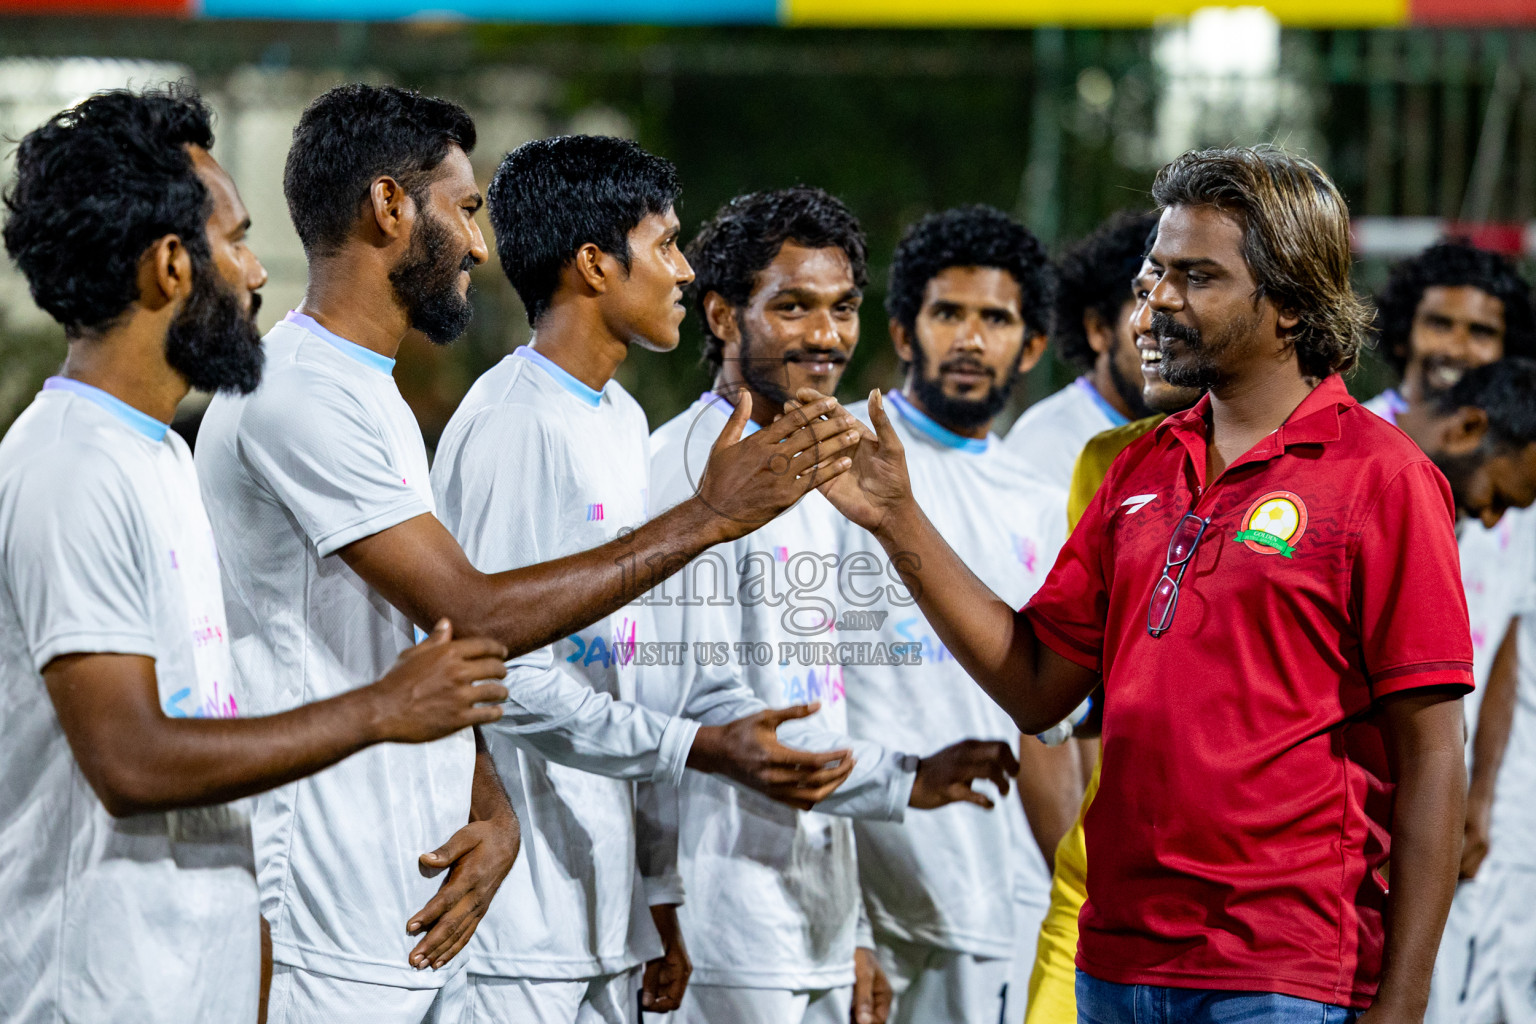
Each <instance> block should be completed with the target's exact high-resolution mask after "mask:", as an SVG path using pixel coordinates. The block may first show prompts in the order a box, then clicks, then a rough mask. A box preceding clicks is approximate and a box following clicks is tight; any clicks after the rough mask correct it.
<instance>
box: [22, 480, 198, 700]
mask: <svg viewBox="0 0 1536 1024" xmlns="http://www.w3.org/2000/svg"><path fill="white" fill-rule="evenodd" d="M12 486H13V488H14V490H13V492H12V495H11V496H10V497H11V500H9V501H6V502H5V505H6V506H8V508H7V513H8V515H7V517H6V518H7V520H8V522H7V524H6V533H7V536H6V537H5V541H4V543H5V548H4V554H5V564H4V575H5V578H6V582H7V585H8V586H9V587H10V588H11V589H12V594H13V597H14V600H15V604H16V609H17V612H18V614H19V616H20V618H21V624H22V630H23V632H24V634H25V636H26V643H27V647H28V649H29V650H30V652H31V655H32V662H33V664H34V665H35V666H36V668H37V670H38V671H39V672H41V671H42V670H43V668H44V667H45V666H46V665H47V664H48V663H49V662H50V661H52V660H53V659H55V658H57V657H60V656H62V655H65V654H142V655H145V656H147V657H154V656H155V655H156V653H157V651H156V644H155V630H154V623H153V621H152V619H151V606H152V601H151V598H150V593H149V566H147V565H146V564H144V563H145V560H146V559H148V558H154V557H165V558H169V557H171V554H170V552H169V551H166V552H157V551H153V550H152V549H151V545H150V543H149V541H148V536H147V530H146V526H145V523H144V518H143V512H142V509H141V508H140V506H139V503H138V501H137V500H135V498H134V496H133V492H132V490H131V489H130V487H129V484H128V482H127V480H125V479H124V478H123V475H122V471H121V470H120V469H119V468H118V467H117V466H116V465H114V464H113V463H112V461H111V460H110V459H109V457H108V456H107V455H106V454H105V453H103V452H97V451H87V452H85V453H80V452H58V453H50V454H49V455H48V456H47V457H42V456H39V457H36V458H35V459H34V460H33V462H32V464H31V465H30V466H29V467H27V468H26V470H24V471H23V472H21V473H19V474H17V476H16V477H15V478H14V479H13V481H12Z"/></svg>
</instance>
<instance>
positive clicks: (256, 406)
mask: <svg viewBox="0 0 1536 1024" xmlns="http://www.w3.org/2000/svg"><path fill="white" fill-rule="evenodd" d="M263 344H264V346H265V349H266V366H265V370H264V372H263V375H262V382H261V386H260V387H259V388H257V389H256V391H255V392H253V393H252V394H250V395H248V396H243V397H236V396H230V395H217V396H215V397H214V399H213V401H212V403H210V404H209V406H208V411H207V413H206V414H205V415H204V417H203V423H202V426H201V428H200V429H199V432H198V442H197V456H196V458H197V467H198V472H199V474H200V476H201V477H202V484H203V499H204V501H205V502H206V503H207V505H208V513H209V517H210V518H211V519H212V521H213V530H214V534H215V536H216V537H217V539H218V543H219V552H220V554H221V556H222V557H223V560H224V595H225V603H226V605H227V607H228V608H229V620H230V622H229V624H230V630H231V633H232V635H233V637H234V655H235V666H236V668H237V669H238V670H239V672H240V678H241V681H242V682H243V684H244V685H245V687H246V690H247V691H248V692H249V693H250V694H251V700H252V705H253V706H254V707H255V709H256V710H257V711H258V712H260V713H262V714H271V713H273V712H277V711H284V710H287V709H288V708H293V707H297V706H299V705H300V704H307V703H309V702H311V701H316V700H324V699H325V698H327V697H334V696H337V695H338V694H342V693H346V692H348V691H349V690H353V689H355V688H357V687H359V686H367V685H368V684H370V683H372V682H374V681H375V680H377V679H378V678H380V677H381V676H383V675H384V673H385V672H387V671H388V670H389V668H390V666H391V665H393V664H394V662H395V659H396V657H398V656H399V654H400V652H401V651H403V650H405V649H406V648H407V647H410V646H411V645H412V643H414V640H415V637H414V626H413V624H412V623H411V621H410V620H409V619H408V618H406V616H405V615H404V613H402V612H400V611H399V610H397V609H396V608H395V607H394V606H393V605H391V604H390V603H389V602H388V601H386V600H385V599H384V598H383V597H382V596H380V595H379V594H378V593H376V592H374V591H373V589H372V588H370V587H369V586H368V584H367V583H365V582H363V580H362V579H361V578H360V577H359V576H358V575H357V574H356V573H354V572H353V571H352V570H351V569H350V568H349V567H348V566H347V564H346V562H344V561H343V560H342V559H341V557H340V556H339V555H338V554H337V552H338V551H339V550H340V549H341V548H344V547H346V546H347V545H348V544H351V543H352V542H353V541H356V540H361V539H362V538H364V537H370V536H372V535H374V534H376V533H379V532H381V531H383V530H387V529H389V528H390V527H391V526H396V525H398V524H400V523H403V522H405V521H406V520H408V519H412V518H415V517H416V516H422V515H429V514H431V512H432V488H431V484H430V482H429V480H428V478H427V452H426V447H425V445H423V443H422V440H421V429H420V427H418V426H417V423H416V418H415V416H414V415H412V413H411V410H410V407H409V406H407V405H406V404H405V399H403V398H401V397H400V391H399V389H398V388H397V387H396V386H395V379H394V377H393V376H392V375H391V374H392V371H393V367H394V361H393V360H391V359H387V358H385V357H384V356H381V355H379V354H378V353H376V352H373V351H372V350H370V349H366V348H363V347H361V346H359V345H356V344H353V343H352V342H350V341H347V340H346V339H344V338H340V337H338V336H336V335H335V334H333V333H331V332H330V331H328V330H326V329H325V328H324V327H322V326H321V325H320V324H318V323H316V322H315V321H314V320H313V319H311V318H310V317H307V316H304V315H303V314H299V313H290V314H288V317H287V319H286V320H284V321H282V322H281V323H279V324H277V326H275V327H273V328H272V330H271V331H269V332H268V333H267V336H266V338H265V339H264V342H263ZM474 768H475V741H474V736H473V734H472V733H471V731H470V730H468V729H463V730H460V731H459V732H457V733H455V734H454V735H452V736H448V737H445V738H444V739H440V740H437V741H435V742H433V743H424V744H402V743H381V744H379V745H377V746H372V747H369V748H367V749H366V750H363V751H360V752H359V753H356V754H353V755H352V756H351V757H349V758H347V759H346V760H344V761H342V762H340V763H339V764H335V765H333V766H331V767H330V768H327V769H325V770H324V771H322V772H319V773H317V774H315V775H312V776H310V777H309V778H306V779H300V780H299V781H298V782H294V783H290V784H289V785H286V786H282V787H280V788H278V789H275V790H273V791H271V792H270V793H265V794H262V795H261V796H260V797H258V798H257V799H256V813H255V817H254V820H253V825H254V830H255V835H256V860H257V868H258V870H259V873H260V879H261V893H262V909H263V913H264V914H265V916H266V918H267V921H268V922H269V923H270V925H271V929H272V955H273V959H274V960H275V961H276V962H278V963H282V964H290V965H292V966H295V967H302V968H305V969H307V970H311V971H314V972H316V973H320V974H327V975H332V976H335V977H338V978H346V979H350V980H354V981H363V982H368V983H371V984H376V985H395V986H399V987H402V988H436V987H438V986H440V985H442V983H443V981H444V979H445V977H446V976H447V975H448V974H449V973H451V972H447V971H442V972H439V971H418V970H415V969H413V968H412V967H411V965H410V964H409V963H408V962H407V961H406V957H407V956H408V955H409V953H410V951H411V949H412V948H413V947H414V946H415V945H416V943H417V942H418V941H419V938H418V937H415V936H411V935H408V934H406V931H405V926H406V923H407V921H409V919H410V917H411V915H412V914H414V913H416V912H417V911H418V910H420V909H421V908H422V907H423V906H425V905H426V904H427V901H428V900H430V899H431V898H432V897H433V896H434V895H436V893H437V890H438V888H439V887H440V886H441V885H442V879H441V878H432V877H426V876H424V875H423V874H422V872H421V869H420V867H419V865H418V863H417V858H419V857H420V856H421V855H422V854H423V853H427V852H429V851H431V850H435V849H437V848H438V847H439V846H441V845H442V844H443V843H444V842H446V841H447V839H448V837H449V836H451V835H453V833H454V832H456V831H458V830H459V829H460V828H462V827H463V826H464V824H465V823H466V822H468V821H469V808H470V791H471V787H472V785H473V778H474Z"/></svg>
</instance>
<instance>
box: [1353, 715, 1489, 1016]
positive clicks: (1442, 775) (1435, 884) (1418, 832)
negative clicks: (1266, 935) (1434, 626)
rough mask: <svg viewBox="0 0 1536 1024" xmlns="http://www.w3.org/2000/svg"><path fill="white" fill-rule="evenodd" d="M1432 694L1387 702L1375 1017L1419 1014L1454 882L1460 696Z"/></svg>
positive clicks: (1459, 817)
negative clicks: (1388, 823) (1386, 844)
mask: <svg viewBox="0 0 1536 1024" xmlns="http://www.w3.org/2000/svg"><path fill="white" fill-rule="evenodd" d="M1433 701H1434V697H1433V696H1432V695H1424V696H1422V697H1415V696H1406V697H1401V698H1397V699H1395V700H1391V701H1389V703H1388V711H1387V715H1388V723H1389V731H1390V733H1391V734H1392V735H1391V746H1392V755H1393V757H1392V760H1393V763H1394V764H1395V766H1396V773H1397V792H1396V795H1395V798H1394V803H1393V809H1392V867H1391V892H1390V896H1389V906H1388V913H1387V934H1386V944H1385V953H1386V956H1385V969H1384V971H1383V973H1382V980H1381V987H1380V989H1379V991H1378V992H1377V997H1376V1002H1375V1004H1374V1006H1373V1007H1372V1011H1371V1013H1372V1017H1373V1018H1383V1019H1390V1020H1411V1021H1419V1020H1422V1019H1423V1015H1424V1010H1425V1007H1426V1006H1428V1004H1429V979H1430V975H1431V973H1432V971H1433V969H1434V965H1435V956H1436V954H1437V952H1438V951H1439V947H1440V934H1441V932H1442V931H1443V930H1444V928H1445V919H1446V915H1447V914H1448V913H1449V912H1450V907H1451V896H1452V894H1453V893H1454V891H1455V888H1456V873H1457V865H1458V863H1459V861H1460V858H1461V835H1462V822H1463V820H1464V817H1465V814H1466V793H1467V783H1466V778H1467V777H1466V766H1465V763H1464V761H1463V749H1462V745H1461V742H1460V740H1461V702H1460V701H1459V700H1444V701H1442V702H1440V703H1434V702H1433ZM1416 702H1417V704H1418V706H1417V707H1416V708H1415V706H1414V705H1415V703H1416Z"/></svg>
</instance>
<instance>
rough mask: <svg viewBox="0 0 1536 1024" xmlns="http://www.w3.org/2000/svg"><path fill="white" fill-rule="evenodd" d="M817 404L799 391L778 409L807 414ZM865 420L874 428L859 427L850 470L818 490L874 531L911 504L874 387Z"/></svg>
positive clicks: (897, 441) (903, 462)
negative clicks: (904, 504) (857, 441)
mask: <svg viewBox="0 0 1536 1024" xmlns="http://www.w3.org/2000/svg"><path fill="white" fill-rule="evenodd" d="M823 401H826V399H824V398H823V397H822V396H821V395H820V394H819V393H818V392H816V391H814V390H812V389H811V388H802V389H801V390H800V392H799V394H798V395H797V396H796V400H795V401H793V402H787V403H785V405H784V409H785V411H786V412H788V411H789V410H791V409H796V410H801V411H803V412H805V413H807V414H809V413H810V412H811V410H812V408H815V407H817V406H818V405H819V403H821V402H823ZM869 419H870V422H871V423H873V424H874V426H875V429H874V430H870V429H869V428H868V427H866V426H864V425H863V424H862V423H861V424H859V444H858V448H857V450H856V451H855V452H854V453H853V465H852V467H851V468H850V469H849V470H848V471H847V472H846V473H840V474H838V475H836V476H834V477H832V478H831V479H829V480H827V481H825V482H823V483H821V484H819V485H818V486H819V487H820V488H821V493H822V494H824V495H826V498H827V500H828V501H830V502H831V503H832V504H833V506H834V507H835V508H836V509H837V510H838V511H839V512H841V513H842V514H843V515H845V516H847V517H848V518H849V519H850V520H851V521H852V522H853V523H854V524H855V525H857V526H862V527H864V529H866V530H868V531H869V532H870V533H878V532H879V530H880V527H881V525H882V524H883V523H884V522H885V518H886V516H888V515H889V514H890V513H891V512H892V511H894V510H895V509H897V508H899V507H900V506H901V505H902V504H903V503H904V502H909V501H911V500H912V483H911V481H910V479H908V477H907V456H906V450H905V449H904V448H903V447H902V444H901V438H900V437H898V436H896V430H895V428H894V427H892V426H891V421H890V419H889V417H887V416H886V414H885V404H884V399H883V397H882V396H881V394H880V392H879V390H878V389H877V390H875V391H871V392H870V393H869Z"/></svg>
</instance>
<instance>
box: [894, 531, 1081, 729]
mask: <svg viewBox="0 0 1536 1024" xmlns="http://www.w3.org/2000/svg"><path fill="white" fill-rule="evenodd" d="M878 539H879V541H880V544H881V546H882V547H884V548H885V551H886V554H887V555H888V556H889V557H890V561H891V564H892V565H893V566H895V568H896V570H897V571H898V572H899V573H900V574H901V581H902V583H903V584H905V586H906V587H907V589H908V591H909V592H910V593H911V594H912V596H913V598H915V599H916V601H917V604H918V607H919V608H920V609H921V610H922V612H923V616H924V617H925V618H926V619H927V620H928V624H929V625H931V626H932V627H933V630H934V632H935V633H937V634H938V637H939V640H940V641H942V642H943V644H944V646H945V647H946V648H948V650H949V652H950V653H951V654H953V655H954V656H955V659H956V660H957V661H959V662H960V665H961V667H962V668H964V669H965V671H966V672H967V673H968V674H969V675H970V677H971V678H972V679H974V680H975V681H976V682H977V684H979V685H980V686H981V688H982V689H983V690H985V691H986V692H987V694H988V695H989V696H990V697H991V698H992V699H993V700H995V701H996V702H997V703H998V705H999V706H1000V707H1001V708H1002V709H1003V710H1004V711H1006V712H1008V714H1009V715H1011V716H1012V717H1013V719H1014V721H1015V722H1016V723H1018V725H1019V728H1020V730H1021V731H1023V732H1028V733H1037V732H1042V731H1044V730H1046V729H1049V728H1050V727H1051V726H1053V725H1055V724H1056V723H1057V722H1059V721H1060V720H1061V719H1062V718H1064V717H1065V716H1066V715H1067V714H1069V713H1070V712H1071V711H1072V709H1073V708H1074V707H1076V706H1077V702H1079V701H1081V699H1082V697H1081V696H1078V697H1076V698H1075V699H1073V700H1072V701H1068V702H1066V703H1065V706H1063V707H1060V708H1058V707H1056V704H1058V703H1061V702H1060V701H1056V700H1051V699H1044V700H1043V699H1041V698H1042V696H1043V695H1041V694H1038V693H1037V687H1036V685H1035V684H1036V682H1037V673H1036V665H1037V658H1038V655H1039V644H1038V642H1037V641H1036V639H1035V633H1034V629H1033V627H1031V626H1030V624H1029V621H1028V620H1027V619H1026V618H1025V617H1024V616H1023V615H1021V614H1020V613H1019V612H1018V611H1017V610H1016V609H1014V608H1012V607H1010V606H1009V605H1008V604H1007V603H1006V602H1005V601H1002V600H1001V599H999V598H998V596H997V595H996V594H994V593H993V592H992V590H991V588H989V587H988V586H987V585H986V584H985V583H983V582H982V581H981V580H980V579H978V578H977V576H976V574H975V573H973V572H972V571H971V570H970V568H969V567H967V566H966V564H965V563H964V562H963V561H962V560H961V559H960V557H959V556H958V555H956V554H955V552H954V549H952V548H951V547H950V546H949V545H948V544H947V543H946V542H945V541H944V538H943V537H942V536H940V535H939V532H938V530H936V529H935V528H934V526H933V524H932V523H931V522H930V521H929V520H928V517H927V516H926V515H924V514H923V511H922V509H921V508H920V507H918V505H917V503H916V502H915V501H909V502H907V503H906V505H905V506H903V508H902V509H901V511H900V512H892V513H891V514H889V515H887V516H886V519H885V522H884V523H883V524H882V525H881V529H880V531H879V534H878Z"/></svg>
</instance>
